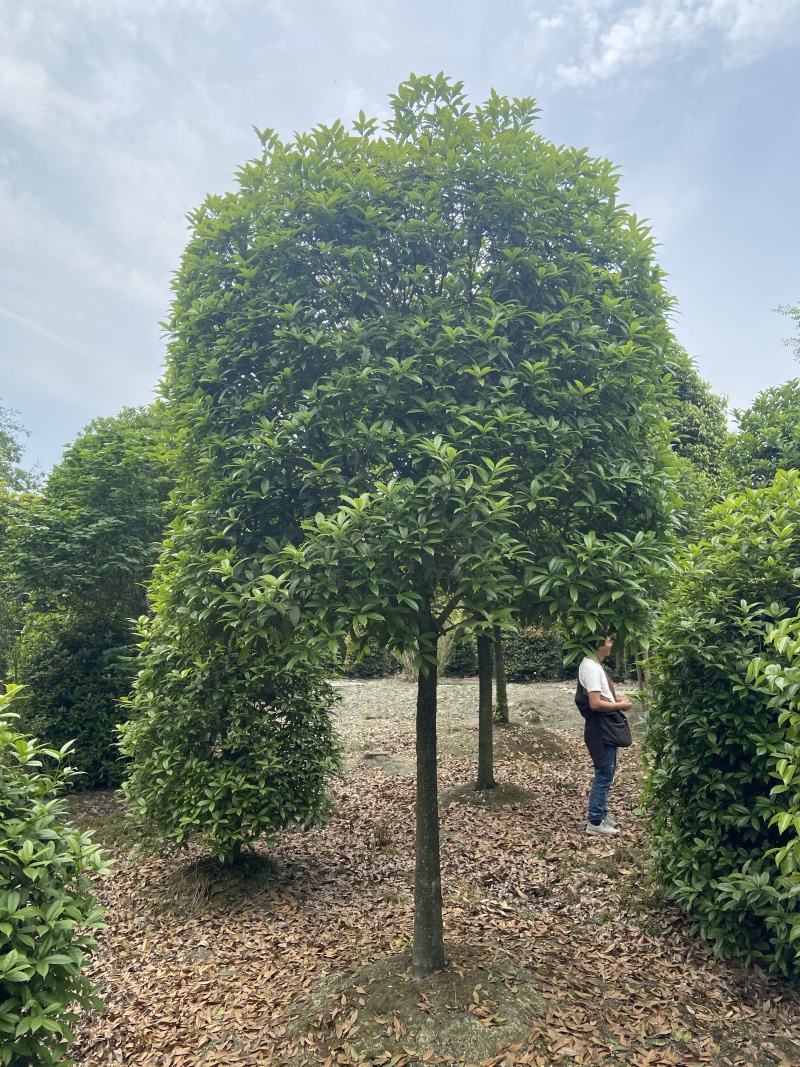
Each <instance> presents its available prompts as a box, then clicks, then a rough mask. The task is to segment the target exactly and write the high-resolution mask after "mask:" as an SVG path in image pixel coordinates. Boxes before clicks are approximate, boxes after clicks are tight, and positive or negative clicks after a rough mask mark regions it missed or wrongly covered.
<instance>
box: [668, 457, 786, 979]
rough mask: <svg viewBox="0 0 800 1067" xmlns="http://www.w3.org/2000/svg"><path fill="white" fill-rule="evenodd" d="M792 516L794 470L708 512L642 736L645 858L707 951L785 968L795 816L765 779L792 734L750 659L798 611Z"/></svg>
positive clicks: (676, 601)
mask: <svg viewBox="0 0 800 1067" xmlns="http://www.w3.org/2000/svg"><path fill="white" fill-rule="evenodd" d="M799 519H800V473H798V472H796V471H792V472H789V473H786V472H778V474H777V475H776V478H775V481H774V484H773V485H772V486H768V487H767V488H764V489H759V490H748V491H747V492H745V493H744V494H741V495H737V496H732V497H729V498H728V499H727V500H726V501H725V502H724V503H723V504H720V505H718V506H717V507H716V508H714V509H713V510H712V512H711V518H710V521H709V524H708V530H707V534H706V537H705V539H704V540H702V541H701V542H699V543H698V544H696V545H692V546H690V548H689V549H688V552H687V555H686V558H685V560H684V562H683V567H682V573H681V575H680V577H679V580H678V581H677V583H676V586H675V589H674V591H673V593H672V595H671V597H670V599H669V601H668V603H667V605H666V608H665V611H664V617H663V622H662V625H661V627H660V631H659V635H658V642H657V647H656V655H655V664H656V668H657V683H656V687H655V697H654V702H653V708H652V713H651V721H650V727H649V734H648V743H649V747H650V751H651V757H652V769H651V772H650V779H649V800H650V809H651V818H652V826H653V832H654V835H655V847H656V860H657V863H658V865H659V867H660V870H661V873H662V875H663V877H664V879H665V881H666V883H667V885H668V886H669V889H670V892H671V893H672V895H673V896H674V898H675V900H676V901H677V902H678V904H679V905H680V906H681V907H682V908H684V909H685V910H686V911H687V912H688V913H689V915H690V916H691V918H692V919H693V921H694V922H695V923H696V926H697V928H698V929H699V930H700V932H701V933H702V934H703V935H704V936H705V937H708V938H710V939H711V940H712V941H713V942H714V944H715V946H716V948H717V950H718V951H720V952H723V953H726V954H741V955H744V956H745V957H746V958H747V959H751V960H752V959H755V960H762V961H765V962H766V963H767V964H768V965H769V966H770V968H772V969H775V970H778V971H781V972H782V973H784V974H792V975H794V976H795V977H797V976H799V975H800V966H799V965H798V960H797V959H796V951H797V948H798V947H800V946H799V945H798V941H797V939H798V937H800V882H798V881H797V880H796V879H794V878H793V877H792V875H791V874H790V873H785V871H788V870H789V868H786V867H784V868H783V869H782V868H781V867H779V866H778V865H777V864H776V861H775V857H774V855H772V852H773V851H774V850H776V849H780V848H782V847H783V846H785V845H786V844H787V839H786V836H785V831H786V830H787V829H789V828H790V825H792V818H793V816H792V815H791V812H790V816H789V819H788V821H787V820H786V818H785V813H786V812H787V806H786V797H785V796H784V795H783V791H781V790H777V791H776V790H773V786H774V785H776V784H777V783H784V784H785V779H784V777H783V775H782V771H785V769H786V766H787V764H786V762H785V761H786V760H787V759H789V760H790V761H791V759H793V758H796V745H797V742H796V738H795V739H794V740H792V737H791V735H790V732H789V731H790V729H793V727H791V726H790V725H789V724H787V721H786V717H785V715H781V714H779V706H776V703H775V702H771V701H770V697H769V695H768V694H766V693H765V692H764V690H763V686H760V685H757V684H756V683H755V682H754V680H753V678H752V677H751V676H749V675H748V665H749V664H750V662H751V661H752V660H753V659H754V658H755V657H757V656H759V655H760V654H761V653H762V652H763V651H764V649H765V645H766V642H767V639H768V635H769V634H770V632H771V628H772V627H773V626H774V625H775V624H777V623H780V622H781V621H782V620H786V621H787V623H788V622H789V621H790V620H792V621H793V620H794V619H795V618H796V616H797V615H798V612H799V611H800V593H798V586H797V575H798V573H800V539H798V537H797V523H798V520H799ZM778 705H779V702H778ZM793 753H794V756H793V755H792V754H793Z"/></svg>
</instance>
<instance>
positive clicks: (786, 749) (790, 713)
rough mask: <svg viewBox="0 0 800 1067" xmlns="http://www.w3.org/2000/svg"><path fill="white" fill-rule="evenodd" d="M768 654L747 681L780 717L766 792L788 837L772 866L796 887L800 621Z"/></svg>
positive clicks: (780, 634) (778, 633) (799, 863)
mask: <svg viewBox="0 0 800 1067" xmlns="http://www.w3.org/2000/svg"><path fill="white" fill-rule="evenodd" d="M769 644H770V645H771V646H772V647H771V648H769V647H768V649H767V653H768V654H769V653H772V657H770V658H767V656H764V657H756V659H754V660H753V661H752V663H751V664H750V669H749V677H750V678H751V679H753V680H754V681H755V682H756V684H757V685H759V686H761V687H763V689H764V690H765V691H766V692H767V693H768V694H769V695H770V697H771V699H770V703H769V706H770V708H772V709H774V710H775V712H776V713H777V716H778V725H779V726H780V727H782V728H783V729H784V730H785V731H786V739H785V741H784V743H783V746H782V747H780V746H779V747H778V748H777V749H776V751H775V755H776V756H777V757H778V759H777V762H776V764H775V772H776V774H775V777H776V778H778V779H779V781H778V783H777V784H776V785H774V786H773V787H772V790H771V791H770V796H771V797H780V801H779V802H778V807H779V810H778V811H776V812H775V814H774V815H773V816H772V820H771V822H772V824H774V825H775V826H777V828H778V830H779V832H780V833H781V834H788V835H789V837H788V839H786V838H784V839H783V841H782V844H781V846H780V848H778V849H777V851H776V853H775V862H776V863H777V865H778V867H779V868H780V870H781V873H782V874H785V875H789V876H790V877H791V879H792V881H793V882H794V883H800V699H799V698H800V673H799V672H798V654H799V653H800V619H797V618H793V619H783V620H781V622H779V623H778V625H777V626H776V627H774V629H772V630H771V632H770V634H769ZM793 940H795V941H798V945H797V949H798V955H800V923H797V924H796V925H795V929H794V930H793Z"/></svg>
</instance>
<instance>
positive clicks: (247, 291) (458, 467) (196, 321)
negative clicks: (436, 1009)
mask: <svg viewBox="0 0 800 1067" xmlns="http://www.w3.org/2000/svg"><path fill="white" fill-rule="evenodd" d="M392 107H393V115H392V117H391V118H390V120H389V122H388V123H387V126H386V129H385V131H384V134H383V135H382V136H380V135H378V132H377V123H376V122H374V121H372V120H367V119H366V118H365V117H364V116H363V115H362V116H361V117H360V119H359V121H358V122H357V123H356V124H355V129H354V132H352V133H349V132H347V131H346V130H345V129H344V127H343V126H342V125H341V124H340V123H336V124H334V125H333V126H332V127H329V128H324V127H318V128H316V129H315V130H314V131H313V132H312V133H310V134H303V135H301V136H299V137H298V138H297V140H296V142H295V143H293V144H283V143H281V142H280V140H279V139H278V138H277V137H276V136H275V135H274V134H273V133H272V132H271V131H264V132H263V133H262V134H261V140H262V145H263V156H262V157H261V158H260V159H258V160H255V161H253V162H251V163H250V164H248V165H247V166H246V167H244V168H243V169H242V171H241V173H240V175H239V186H238V189H237V190H236V191H235V192H233V193H231V194H229V195H227V196H224V197H211V198H209V200H208V201H207V202H206V203H205V205H204V206H203V207H202V208H201V210H200V211H198V212H197V213H196V214H195V216H194V219H193V221H194V226H195V230H194V235H193V237H192V239H191V241H190V243H189V246H188V248H187V250H186V253H185V255H184V258H183V262H182V266H181V270H180V272H179V275H178V278H177V283H176V300H175V304H174V307H173V315H172V320H171V332H172V340H171V344H170V352H169V359H168V366H167V375H166V379H165V393H166V396H167V397H168V399H169V402H170V406H171V408H172V409H173V410H174V411H175V413H176V416H177V417H178V418H179V420H180V424H181V426H182V427H183V428H184V437H183V444H184V446H185V452H184V455H185V466H184V467H183V468H182V473H181V479H180V481H179V487H178V515H177V517H176V522H175V529H174V533H173V538H172V546H171V550H170V551H171V553H172V554H173V558H174V559H175V560H176V561H180V562H179V565H178V563H177V562H176V567H175V570H174V571H173V572H170V573H166V572H165V573H166V577H165V581H167V582H168V583H169V590H170V596H171V597H173V598H174V601H175V603H176V604H181V605H182V608H183V610H185V612H186V613H187V614H188V615H189V616H191V615H192V613H195V618H196V620H197V625H198V627H201V626H210V625H211V624H212V614H213V616H214V620H213V621H214V625H215V626H221V627H223V628H224V630H223V632H222V633H220V632H219V631H214V634H215V637H214V639H215V640H217V639H219V640H224V641H226V642H227V641H231V642H233V643H232V644H231V646H230V647H231V648H233V647H239V646H242V647H244V646H247V647H248V648H249V649H253V650H254V649H256V648H258V647H260V643H261V642H263V641H265V640H266V635H267V634H269V633H270V632H272V630H273V628H275V627H280V625H281V624H280V623H279V621H278V620H279V619H280V618H281V617H283V618H284V619H289V620H290V621H291V620H296V621H297V622H298V624H299V625H300V629H301V630H303V631H304V632H309V631H308V629H307V623H308V622H309V621H313V620H314V619H317V620H319V622H320V624H321V628H322V630H323V631H324V633H326V634H327V635H328V637H329V639H330V640H332V641H338V640H340V639H343V638H345V637H346V636H349V637H350V638H351V639H353V640H356V641H358V640H361V639H365V638H370V637H371V638H373V639H375V640H377V641H378V642H379V643H380V642H382V643H387V644H391V645H392V646H393V647H394V648H395V649H396V650H398V651H401V652H402V651H408V650H410V649H412V648H413V649H414V650H415V654H416V657H417V664H418V666H419V667H420V671H419V682H418V703H417V758H418V774H417V790H418V793H417V820H418V824H417V875H416V880H415V899H416V915H415V938H414V973H415V974H416V975H418V976H419V975H422V974H424V973H427V972H428V971H430V970H432V969H435V968H436V967H438V966H441V965H442V964H443V962H444V954H443V943H442V923H441V884H440V878H439V853H438V812H437V800H436V732H435V716H436V678H437V672H436V665H435V660H436V645H437V641H438V638H439V637H440V636H441V634H442V632H443V631H446V630H447V629H448V628H450V627H454V626H463V625H465V624H466V623H465V620H468V621H469V622H470V623H472V624H474V623H476V622H479V623H481V624H482V625H484V624H485V626H486V628H487V632H491V626H492V624H493V623H495V622H498V623H502V622H503V621H504V620H506V619H508V618H509V617H510V616H511V609H510V608H509V607H508V605H510V604H514V603H516V602H517V600H518V594H519V590H520V585H521V583H524V582H527V583H528V584H529V587H530V590H531V596H532V597H535V599H536V602H537V603H543V604H544V607H543V608H542V611H543V613H544V614H547V613H550V614H553V615H554V616H555V617H556V618H558V620H559V621H561V620H564V619H567V620H568V623H569V625H570V626H571V627H572V630H573V633H574V640H575V641H576V642H578V643H580V642H581V640H582V639H584V638H585V636H586V635H587V634H592V635H593V634H594V633H595V632H596V630H597V628H598V626H600V627H602V626H604V625H607V623H608V620H610V619H612V618H613V619H614V620H615V626H616V627H619V626H620V625H621V626H623V627H625V626H626V625H627V626H629V627H633V626H635V625H636V624H637V621H638V620H640V619H641V616H642V614H643V611H644V610H645V609H646V605H647V601H646V597H645V595H644V593H645V591H646V581H647V578H646V574H645V571H646V568H647V566H648V565H649V564H652V563H654V562H657V561H658V560H659V559H660V558H661V555H662V553H663V538H664V535H665V530H666V528H667V527H668V525H669V521H668V512H669V485H668V477H667V475H666V473H665V465H666V462H667V456H666V454H667V453H668V426H667V421H666V418H665V416H664V404H665V398H666V396H667V394H668V393H669V392H670V387H669V386H668V385H667V384H666V382H665V376H667V375H668V374H669V372H670V371H671V369H672V366H673V355H672V350H673V345H672V340H671V337H670V335H669V331H668V329H667V326H666V323H665V310H666V309H667V307H668V306H669V299H668V297H667V296H666V294H665V292H664V290H663V288H662V286H661V282H660V272H659V271H658V269H657V268H656V267H655V266H654V264H653V261H652V245H651V241H650V238H649V236H648V234H647V232H646V230H645V229H644V228H643V227H641V226H640V225H639V224H638V222H637V221H636V220H635V218H633V217H632V216H631V215H629V214H628V213H627V212H626V211H625V209H624V208H622V207H620V206H619V204H618V203H617V200H616V181H615V178H614V174H613V168H612V166H611V164H610V163H608V162H607V161H602V160H594V159H592V158H591V157H589V156H588V155H587V154H586V153H585V152H581V151H576V150H573V149H560V148H557V147H556V146H555V145H553V144H551V143H549V142H547V141H545V140H544V139H542V138H541V137H539V136H538V135H537V134H536V132H535V129H534V126H533V122H534V118H535V113H536V110H535V108H534V107H533V105H532V102H531V101H529V100H522V101H508V100H505V99H503V98H501V97H498V96H497V95H492V97H491V98H490V100H489V101H487V103H486V104H485V105H484V106H483V107H480V108H476V109H475V110H470V109H469V107H468V105H467V104H466V102H465V100H464V97H463V93H462V91H461V86H460V85H458V84H456V85H453V84H451V83H449V82H448V81H447V80H446V79H444V78H443V77H441V76H440V77H438V78H412V79H411V80H410V81H409V82H408V83H406V84H404V85H402V86H401V87H400V89H399V90H398V93H397V95H396V96H395V97H393V98H392ZM281 575H285V576H286V577H285V578H281V577H280V576H281ZM212 606H213V608H212ZM176 610H177V609H176ZM456 612H457V613H458V614H456ZM276 613H277V614H276ZM234 628H235V630H234ZM235 631H237V632H235ZM199 632H200V630H198V633H199ZM198 642H199V644H197V645H194V646H193V647H196V648H197V649H198V655H205V653H204V652H202V649H203V648H204V647H205V646H204V645H203V643H202V639H201V638H199V637H198ZM297 654H298V655H299V654H300V653H299V652H298V653H297ZM149 662H150V659H149V657H148V658H146V660H145V663H146V669H147V664H149ZM187 669H188V664H187ZM224 684H231V685H232V684H234V683H233V682H230V683H224ZM223 692H224V688H223V689H221V690H219V694H220V695H219V697H218V700H221V699H222V693H223ZM158 699H159V700H163V693H162V694H160V695H159V697H158ZM198 713H199V712H198Z"/></svg>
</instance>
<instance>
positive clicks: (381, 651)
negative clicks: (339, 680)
mask: <svg viewBox="0 0 800 1067" xmlns="http://www.w3.org/2000/svg"><path fill="white" fill-rule="evenodd" d="M399 671H400V660H399V659H398V658H397V656H395V654H394V653H393V652H391V651H390V650H389V649H388V648H380V647H379V646H378V645H377V644H376V643H375V642H370V644H369V646H368V647H367V650H366V652H364V654H363V656H361V658H360V659H357V658H356V657H355V656H354V655H353V654H352V651H351V650H348V654H347V656H346V657H345V661H344V665H343V667H342V670H341V673H342V676H343V677H344V678H388V677H390V676H391V675H393V674H397V673H398V672H399Z"/></svg>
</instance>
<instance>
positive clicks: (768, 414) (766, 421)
mask: <svg viewBox="0 0 800 1067" xmlns="http://www.w3.org/2000/svg"><path fill="white" fill-rule="evenodd" d="M734 415H735V416H736V419H737V421H738V423H739V429H738V432H737V433H736V434H734V435H733V436H732V437H731V440H730V444H729V445H728V449H727V451H726V455H725V462H726V465H727V469H728V478H729V481H730V484H731V488H734V487H737V486H743V485H746V486H751V487H752V488H753V489H758V488H761V487H762V486H765V485H768V484H769V483H770V482H771V481H772V479H773V478H774V477H775V472H776V471H778V470H779V469H783V470H792V469H796V468H800V379H797V378H792V379H790V380H789V381H788V382H784V384H783V385H776V386H774V387H773V388H771V389H764V390H763V391H762V392H760V393H759V394H758V396H757V397H756V398H755V400H754V401H753V403H752V405H751V406H750V407H749V408H747V409H746V410H744V411H741V410H738V409H737V410H736V411H734Z"/></svg>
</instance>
